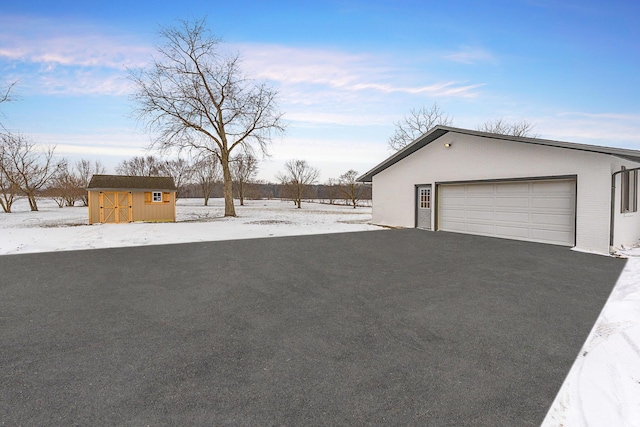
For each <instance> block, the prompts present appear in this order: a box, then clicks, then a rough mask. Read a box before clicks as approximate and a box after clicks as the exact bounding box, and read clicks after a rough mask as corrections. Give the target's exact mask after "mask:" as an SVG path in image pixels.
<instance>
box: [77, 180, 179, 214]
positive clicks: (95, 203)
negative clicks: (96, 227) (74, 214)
mask: <svg viewBox="0 0 640 427" xmlns="http://www.w3.org/2000/svg"><path fill="white" fill-rule="evenodd" d="M87 191H88V192H89V224H95V223H121V222H136V221H148V222H174V221H175V220H176V185H175V183H174V182H173V178H171V177H165V176H122V175H93V177H91V182H89V186H88V187H87Z"/></svg>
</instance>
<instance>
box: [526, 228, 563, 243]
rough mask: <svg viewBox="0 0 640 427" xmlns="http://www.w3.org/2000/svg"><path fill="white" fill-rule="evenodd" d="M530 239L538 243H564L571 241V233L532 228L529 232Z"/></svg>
mask: <svg viewBox="0 0 640 427" xmlns="http://www.w3.org/2000/svg"><path fill="white" fill-rule="evenodd" d="M531 237H532V238H533V239H536V240H538V241H566V240H569V239H571V240H573V232H572V231H558V230H555V231H554V230H547V229H544V230H542V229H535V228H534V229H532V230H531Z"/></svg>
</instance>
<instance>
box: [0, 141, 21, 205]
mask: <svg viewBox="0 0 640 427" xmlns="http://www.w3.org/2000/svg"><path fill="white" fill-rule="evenodd" d="M1 142H2V141H0V162H2V163H3V164H0V205H1V206H2V210H3V211H5V212H6V213H11V206H13V202H14V201H15V200H16V199H17V195H18V190H19V188H18V186H17V185H16V184H15V183H14V182H13V181H11V180H10V179H9V175H7V173H6V171H7V170H10V169H11V165H10V164H4V162H6V161H7V160H8V157H6V156H5V155H4V144H3V143H1Z"/></svg>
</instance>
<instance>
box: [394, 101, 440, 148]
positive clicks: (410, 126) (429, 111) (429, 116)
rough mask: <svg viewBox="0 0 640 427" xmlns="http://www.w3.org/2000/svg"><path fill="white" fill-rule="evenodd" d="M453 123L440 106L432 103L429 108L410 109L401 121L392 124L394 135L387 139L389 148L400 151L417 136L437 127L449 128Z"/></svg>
mask: <svg viewBox="0 0 640 427" xmlns="http://www.w3.org/2000/svg"><path fill="white" fill-rule="evenodd" d="M451 123H453V119H451V118H450V117H449V116H448V115H446V114H445V112H444V111H442V109H440V106H439V105H438V104H436V103H434V104H433V105H432V106H431V108H426V107H422V108H420V109H419V110H415V109H411V111H409V114H408V115H406V116H404V118H403V119H402V120H400V121H399V122H396V123H394V125H395V126H396V130H395V133H394V134H393V136H392V137H390V138H389V141H388V142H389V148H390V149H391V150H393V151H398V150H401V149H402V148H404V147H406V146H407V145H409V144H410V143H411V142H412V141H413V140H415V139H416V138H418V137H419V136H421V135H423V134H425V133H427V132H429V131H430V130H431V129H432V128H433V127H435V126H437V125H444V126H449V125H451Z"/></svg>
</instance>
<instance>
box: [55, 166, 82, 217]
mask: <svg viewBox="0 0 640 427" xmlns="http://www.w3.org/2000/svg"><path fill="white" fill-rule="evenodd" d="M82 184H83V183H82V182H81V180H80V177H79V176H78V175H77V174H76V173H74V171H72V170H71V169H70V168H69V162H68V161H67V160H66V159H63V160H61V161H60V163H59V164H58V168H57V170H56V173H55V174H53V176H52V177H51V180H50V183H49V185H48V188H47V191H46V193H47V195H48V196H49V197H51V198H52V199H53V200H55V202H56V203H57V204H58V207H63V206H74V205H75V203H76V201H77V200H80V199H81V198H82V196H83V194H86V190H85V187H84V186H83V185H82Z"/></svg>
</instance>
